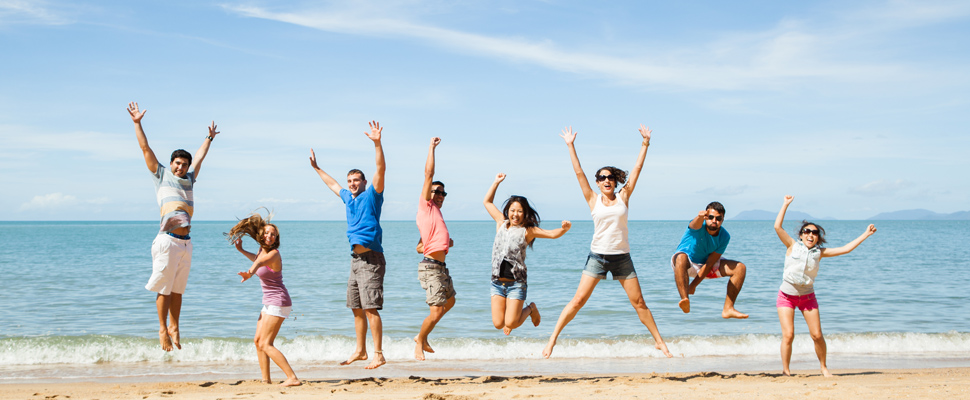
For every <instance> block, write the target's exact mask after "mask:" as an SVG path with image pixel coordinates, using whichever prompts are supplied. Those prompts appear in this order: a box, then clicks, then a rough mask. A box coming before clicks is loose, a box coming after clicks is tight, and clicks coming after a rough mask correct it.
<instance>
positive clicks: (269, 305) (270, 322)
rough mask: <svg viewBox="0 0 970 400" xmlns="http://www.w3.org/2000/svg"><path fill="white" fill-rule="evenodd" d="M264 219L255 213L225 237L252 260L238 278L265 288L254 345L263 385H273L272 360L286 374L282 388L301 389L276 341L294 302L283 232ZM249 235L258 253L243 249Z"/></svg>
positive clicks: (240, 222)
mask: <svg viewBox="0 0 970 400" xmlns="http://www.w3.org/2000/svg"><path fill="white" fill-rule="evenodd" d="M268 219H269V218H267V220H263V217H262V216H260V215H259V214H257V213H253V215H250V216H249V218H246V219H244V220H241V221H239V223H237V224H236V226H234V227H232V229H231V230H229V233H228V234H226V235H227V236H229V241H230V242H231V243H233V244H235V245H236V250H238V251H239V252H240V253H242V255H244V256H246V258H248V259H249V261H252V262H253V264H252V266H250V267H249V269H247V270H246V271H243V272H240V273H239V274H238V275H239V276H241V277H242V281H240V282H245V281H246V280H248V279H249V278H252V277H253V276H258V277H259V280H260V284H261V286H262V289H263V309H262V311H260V313H259V319H258V320H257V321H256V336H255V337H254V338H253V343H254V344H255V345H256V356H257V357H258V358H259V369H260V370H261V371H262V373H263V382H265V383H273V381H272V380H271V379H270V375H269V360H271V359H272V360H273V362H275V363H276V365H277V366H278V367H280V369H281V370H283V373H284V374H286V380H285V381H283V383H281V384H280V386H299V385H301V384H302V382H300V380H299V379H298V378H297V377H296V374H295V373H294V372H293V368H290V363H289V362H287V361H286V357H285V356H283V353H282V352H280V351H279V349H277V348H276V347H275V346H273V342H274V341H275V340H276V335H277V334H279V333H280V327H281V326H283V321H284V320H285V319H286V317H288V316H289V315H290V310H291V309H292V306H293V302H292V301H291V300H290V294H289V292H287V290H286V286H283V258H282V257H280V251H279V247H280V233H279V232H280V231H279V229H278V228H277V227H276V225H273V224H271V223H269V221H268ZM243 236H249V237H251V238H253V239H255V240H256V242H257V243H259V251H257V252H256V254H253V253H250V252H248V251H246V250H243V247H242V237H243Z"/></svg>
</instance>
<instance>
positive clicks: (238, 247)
mask: <svg viewBox="0 0 970 400" xmlns="http://www.w3.org/2000/svg"><path fill="white" fill-rule="evenodd" d="M232 244H234V245H236V250H239V251H242V249H243V248H242V238H239V239H236V240H235V241H234V242H232Z"/></svg>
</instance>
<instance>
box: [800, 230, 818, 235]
mask: <svg viewBox="0 0 970 400" xmlns="http://www.w3.org/2000/svg"><path fill="white" fill-rule="evenodd" d="M818 233H819V231H818V229H802V235H808V234H812V235H815V236H818Z"/></svg>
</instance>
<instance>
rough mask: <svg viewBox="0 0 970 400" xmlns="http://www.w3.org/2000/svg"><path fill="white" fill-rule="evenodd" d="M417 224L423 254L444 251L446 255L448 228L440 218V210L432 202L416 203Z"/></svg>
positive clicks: (421, 201) (448, 238) (423, 200)
mask: <svg viewBox="0 0 970 400" xmlns="http://www.w3.org/2000/svg"><path fill="white" fill-rule="evenodd" d="M417 223H418V231H420V232H421V241H422V242H424V254H431V253H434V252H436V251H444V252H445V254H448V244H449V242H450V239H451V237H450V236H448V226H447V225H445V219H444V217H442V216H441V209H440V208H438V206H436V205H435V204H434V202H433V201H431V200H425V199H421V200H419V201H418V216H417Z"/></svg>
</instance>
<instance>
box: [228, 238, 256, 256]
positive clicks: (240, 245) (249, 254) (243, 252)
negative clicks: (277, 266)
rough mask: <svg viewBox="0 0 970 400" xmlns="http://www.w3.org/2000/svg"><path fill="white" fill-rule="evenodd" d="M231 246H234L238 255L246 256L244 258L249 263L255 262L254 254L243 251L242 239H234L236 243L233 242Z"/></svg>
mask: <svg viewBox="0 0 970 400" xmlns="http://www.w3.org/2000/svg"><path fill="white" fill-rule="evenodd" d="M233 244H235V245H236V250H237V251H239V252H240V253H242V255H244V256H246V258H248V259H249V261H256V255H255V254H253V253H250V252H248V251H246V250H245V249H243V247H242V238H239V239H236V241H235V242H233Z"/></svg>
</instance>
